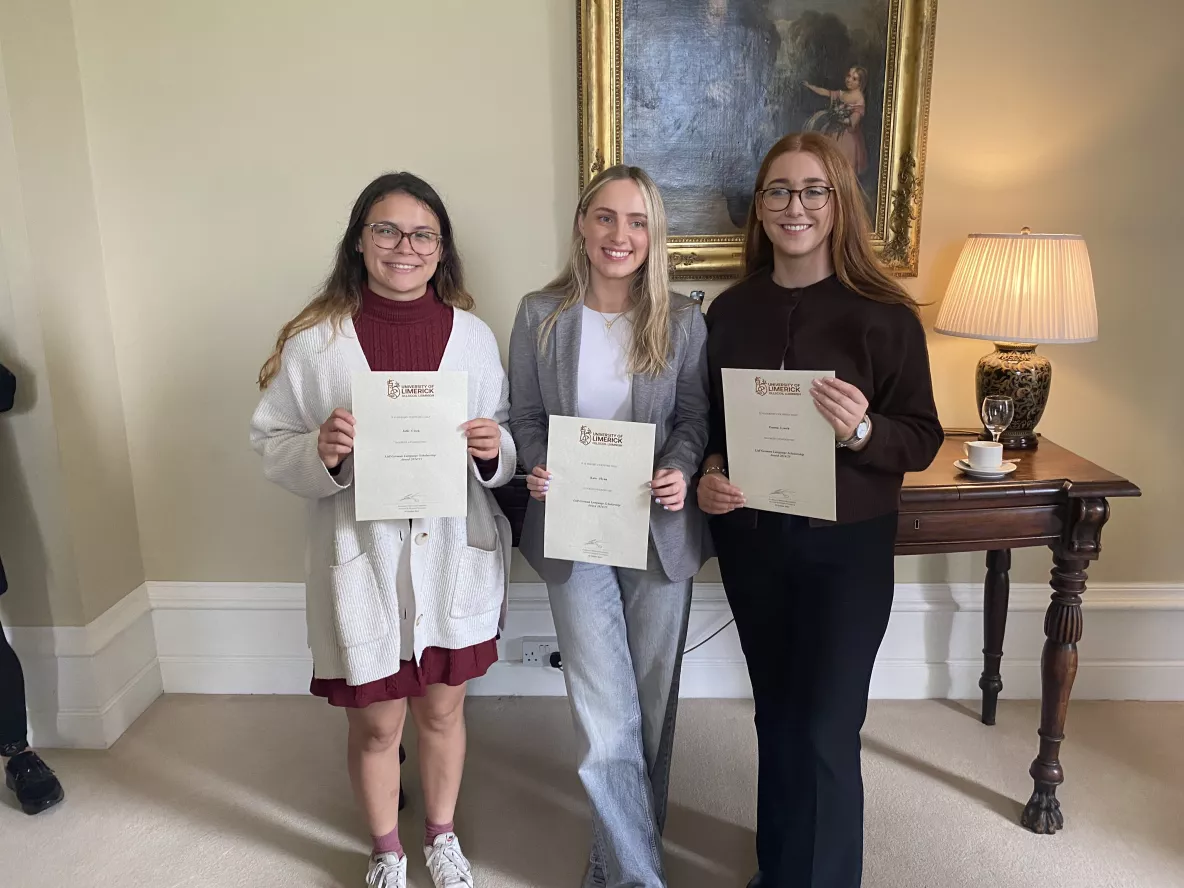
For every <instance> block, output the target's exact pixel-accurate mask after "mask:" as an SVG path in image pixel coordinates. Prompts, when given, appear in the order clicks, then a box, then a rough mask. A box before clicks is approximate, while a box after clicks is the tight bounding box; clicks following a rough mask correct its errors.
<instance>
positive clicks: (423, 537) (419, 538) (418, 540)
mask: <svg viewBox="0 0 1184 888" xmlns="http://www.w3.org/2000/svg"><path fill="white" fill-rule="evenodd" d="M427 541H428V535H427V534H426V533H417V534H416V535H415V544H416V545H417V546H422V545H423V544H424V543H426V542H427Z"/></svg>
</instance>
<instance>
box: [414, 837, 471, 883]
mask: <svg viewBox="0 0 1184 888" xmlns="http://www.w3.org/2000/svg"><path fill="white" fill-rule="evenodd" d="M423 854H424V856H425V857H426V858H427V859H428V872H430V873H431V874H432V884H434V885H435V886H436V888H473V868H472V867H471V866H469V861H468V859H467V858H466V857H465V855H464V852H463V851H461V850H460V841H459V840H458V839H457V837H456V833H444V834H443V835H441V836H436V841H435V842H433V843H432V846H431V847H430V848H426V847H425V848H424V849H423Z"/></svg>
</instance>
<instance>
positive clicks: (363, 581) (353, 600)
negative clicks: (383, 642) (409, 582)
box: [331, 552, 391, 648]
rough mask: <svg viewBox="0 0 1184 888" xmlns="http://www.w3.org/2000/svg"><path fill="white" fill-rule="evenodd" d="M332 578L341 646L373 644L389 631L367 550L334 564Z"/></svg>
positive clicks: (334, 620) (335, 615)
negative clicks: (355, 556)
mask: <svg viewBox="0 0 1184 888" xmlns="http://www.w3.org/2000/svg"><path fill="white" fill-rule="evenodd" d="M331 582H332V585H333V622H334V623H335V624H336V626H337V640H338V641H339V642H340V643H341V646H342V647H347V648H348V647H354V646H356V645H360V644H370V643H371V642H374V641H378V640H379V639H380V638H385V637H386V636H387V635H389V634H390V631H391V624H390V620H389V619H388V618H387V615H386V608H384V607H383V603H382V593H381V590H380V589H379V587H378V577H377V576H375V573H374V565H373V564H371V563H370V555H369V554H368V553H366V552H363V553H362V554H361V555H359V556H358V557H357V558H353V559H351V560H349V561H347V562H345V563H344V564H336V565H334V566H333V571H332V580H331Z"/></svg>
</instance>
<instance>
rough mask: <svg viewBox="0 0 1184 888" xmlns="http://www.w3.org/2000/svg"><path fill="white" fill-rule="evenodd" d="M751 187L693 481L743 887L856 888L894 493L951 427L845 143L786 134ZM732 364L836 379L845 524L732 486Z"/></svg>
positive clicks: (820, 398)
mask: <svg viewBox="0 0 1184 888" xmlns="http://www.w3.org/2000/svg"><path fill="white" fill-rule="evenodd" d="M754 191H755V194H754V200H753V205H752V208H751V210H750V211H749V216H748V224H747V228H746V231H745V252H744V258H745V270H746V272H747V274H746V276H745V278H744V279H743V280H742V281H740V283H738V284H736V285H735V286H734V287H732V288H731V289H729V290H727V291H726V292H724V293H722V294H721V295H720V296H719V297H718V298H717V299H716V300H715V301H714V302H713V303H712V305H711V307H710V309H709V311H708V313H707V329H708V340H707V358H708V366H709V372H710V382H711V411H712V417H711V439H710V441H709V443H708V446H707V454H708V456H707V457H706V458H705V459H704V461H703V468H702V475H701V477H700V481H699V486H698V496H699V506H700V508H702V509H703V511H704V512H706V513H708V514H709V515H711V516H714V517H712V518H710V519H709V520H710V524H711V532H712V537H713V538H714V540H715V547H716V554H717V555H718V557H719V565H720V574H721V576H722V578H723V582H724V589H725V590H726V592H727V596H728V601H729V602H730V603H731V606H732V611H733V613H734V615H735V617H736V628H737V630H738V632H739V635H740V642H741V645H742V646H743V648H744V656H745V659H746V660H747V661H748V672H749V677H750V678H751V680H752V690H753V697H754V700H755V704H756V731H757V745H758V754H759V762H760V765H759V775H758V780H757V860H758V864H759V868H760V869H759V872H758V874H757V875H756V876H755V877H754V878H753V880H752V882H751V883H750V888H758V886H759V888H790V886H793V888H807V886H810V888H857V886H858V885H859V884H860V880H861V875H862V864H863V779H862V775H861V770H860V742H859V731H860V728H861V727H862V725H863V720H864V717H865V715H866V713H867V699H868V688H869V684H870V681H871V673H872V664H873V662H874V661H875V658H876V651H877V650H878V649H879V646H880V642H881V641H882V639H883V637H884V632H885V630H886V628H887V626H888V616H889V613H890V612H891V610H892V592H893V584H894V578H893V548H894V545H895V539H896V521H897V510H898V499H899V494H900V487H901V482H902V478H903V476H904V473H905V472H909V471H918V470H921V469H924V468H926V467H927V466H928V465H929V463H930V462H932V460H933V457H934V456H935V455H936V454H937V451H938V448H939V447H940V446H941V441H942V429H941V425H940V424H939V423H938V419H937V410H936V408H935V407H934V403H933V390H932V384H931V382H930V377H929V357H928V351H927V348H926V343H925V331H924V329H923V327H922V326H921V322H920V320H919V319H918V316H917V311H916V304H915V303H914V302H913V300H912V299H911V298H910V297H909V295H908V294H907V293H906V292H905V291H904V289H903V288H902V287H901V286H900V285H899V284H897V283H896V282H895V281H894V280H893V279H892V278H890V277H888V275H887V274H885V272H884V271H883V270H882V269H881V268H880V265H879V264H878V262H877V260H876V257H875V255H874V253H873V252H872V248H871V244H870V241H869V238H868V230H869V228H870V225H869V223H868V218H867V212H866V210H865V209H864V203H863V197H862V194H861V193H860V189H859V185H858V182H857V180H856V177H855V172H854V170H853V169H852V168H851V164H850V163H849V162H848V160H847V159H846V157H845V156H844V155H843V153H842V151H841V149H840V146H839V145H837V144H836V143H835V141H834V140H833V139H831V138H829V137H827V136H824V135H822V134H820V133H804V134H795V135H790V136H786V137H785V138H784V139H782V140H781V141H780V142H778V143H777V144H776V145H774V146H773V148H772V149H771V150H770V151H769V153H768V155H767V156H766V157H765V160H764V162H763V163H762V164H761V168H760V173H759V175H758V178H757V183H756V188H755V189H754ZM724 367H736V368H751V369H769V370H775V369H786V370H817V371H823V370H833V371H834V372H835V378H834V379H829V378H823V379H819V380H817V381H816V382H815V383H814V386H813V390H812V395H813V401H814V404H815V406H816V407H817V409H818V410H819V411H820V412H821V414H822V415H823V416H824V417H825V418H826V420H827V421H828V422H829V423H830V425H831V426H832V427H833V428H834V433H835V446H836V447H837V448H838V452H837V454H836V459H835V482H836V487H837V490H836V500H837V506H838V513H837V517H838V520H837V521H836V522H834V523H828V522H821V521H816V520H811V519H806V518H802V517H798V516H793V515H782V514H779V513H774V512H768V511H759V512H758V511H756V510H753V509H748V508H745V498H744V491H742V490H740V489H738V488H737V487H736V486H735V485H733V484H731V483H730V482H729V480H728V477H727V438H726V429H725V427H724V404H723V392H722V385H721V373H720V371H721V369H722V368H724Z"/></svg>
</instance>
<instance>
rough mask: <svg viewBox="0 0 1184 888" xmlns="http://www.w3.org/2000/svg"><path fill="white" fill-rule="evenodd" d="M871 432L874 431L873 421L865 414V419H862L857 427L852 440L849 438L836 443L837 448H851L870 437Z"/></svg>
mask: <svg viewBox="0 0 1184 888" xmlns="http://www.w3.org/2000/svg"><path fill="white" fill-rule="evenodd" d="M871 431H872V421H871V419H869V418H868V415H867V414H866V413H865V414H864V415H863V419H861V420H860V421H859V425H857V426H856V427H855V434H853V435H852V436H851V437H850V438H847V439H846V440H845V441H835V446H836V447H850V446H851V445H853V444H858V443H859V442H860V441H862V440H863V439H864V438H866V437H867V436H868V435H870V434H871Z"/></svg>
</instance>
